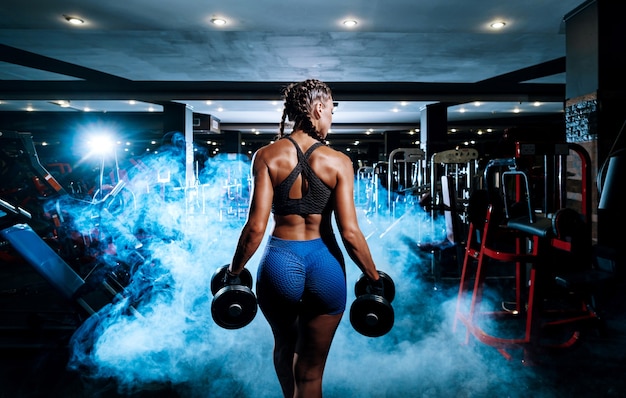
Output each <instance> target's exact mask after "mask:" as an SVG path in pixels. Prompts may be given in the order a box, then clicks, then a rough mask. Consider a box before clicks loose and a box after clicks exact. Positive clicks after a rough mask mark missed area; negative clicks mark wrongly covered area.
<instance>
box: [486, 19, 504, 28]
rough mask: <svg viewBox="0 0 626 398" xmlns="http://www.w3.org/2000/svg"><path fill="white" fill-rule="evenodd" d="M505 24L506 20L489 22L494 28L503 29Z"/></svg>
mask: <svg viewBox="0 0 626 398" xmlns="http://www.w3.org/2000/svg"><path fill="white" fill-rule="evenodd" d="M505 25H506V22H504V21H496V22H492V23H491V24H489V26H491V27H492V28H493V29H502V28H504V26H505Z"/></svg>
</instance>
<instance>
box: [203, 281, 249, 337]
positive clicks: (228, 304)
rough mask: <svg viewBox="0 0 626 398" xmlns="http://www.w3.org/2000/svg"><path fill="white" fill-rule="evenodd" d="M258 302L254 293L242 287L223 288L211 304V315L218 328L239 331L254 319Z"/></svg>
mask: <svg viewBox="0 0 626 398" xmlns="http://www.w3.org/2000/svg"><path fill="white" fill-rule="evenodd" d="M256 312H257V300H256V297H255V295H254V293H252V291H251V290H250V289H249V288H248V287H246V286H242V285H231V286H225V287H223V288H221V289H220V290H219V291H218V292H217V293H216V294H215V297H214V298H213V302H212V303H211V315H212V317H213V320H214V321H215V323H216V324H217V325H218V326H221V327H223V328H224V329H239V328H242V327H244V326H246V325H247V324H249V323H250V322H252V320H253V319H254V317H255V316H256Z"/></svg>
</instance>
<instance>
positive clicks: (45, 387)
mask: <svg viewBox="0 0 626 398" xmlns="http://www.w3.org/2000/svg"><path fill="white" fill-rule="evenodd" d="M1 264H2V266H1V267H0V303H1V306H0V308H1V309H0V398H5V397H6V398H21V397H64V398H65V397H67V398H71V397H103V398H108V397H120V396H128V397H131V396H132V397H185V395H184V394H182V393H180V389H178V390H177V389H175V388H171V387H170V386H163V385H153V386H151V387H150V388H148V387H146V386H144V388H142V389H141V390H139V391H131V392H128V391H127V392H125V393H123V394H122V393H120V392H119V390H118V389H117V388H116V387H117V386H116V384H115V382H114V381H113V380H90V379H87V378H86V377H84V375H81V374H79V373H76V372H72V371H69V370H67V361H68V345H67V344H68V341H69V338H70V337H71V336H72V334H73V332H74V330H75V329H76V328H77V327H78V326H79V325H80V324H81V322H83V321H84V319H83V318H82V316H81V314H80V312H77V310H76V308H74V307H73V306H72V305H70V304H68V303H67V302H66V301H65V300H63V299H62V298H60V297H59V295H58V294H56V292H55V291H53V290H52V288H51V287H50V286H49V285H48V284H47V283H46V281H44V280H43V279H42V278H41V277H39V275H38V274H36V273H34V272H33V271H32V269H30V268H29V267H28V266H27V265H24V264H21V265H20V264H17V265H16V264H6V263H1ZM444 283H447V286H444V289H446V288H447V289H450V290H451V291H453V290H454V289H455V287H454V279H453V278H449V279H447V280H446V281H445V282H444ZM624 285H626V284H625V283H623V282H619V281H618V282H616V283H615V284H612V285H611V286H610V287H609V288H607V289H605V291H603V292H602V294H601V295H599V300H600V302H599V303H598V308H599V309H600V310H601V311H600V314H601V317H602V322H599V323H592V324H589V325H588V326H589V327H582V328H581V331H582V332H581V334H580V338H579V341H577V343H576V344H574V346H572V347H571V348H568V349H559V350H548V349H541V350H539V351H537V352H535V355H534V356H533V357H532V358H530V357H528V358H526V360H527V362H526V363H525V364H524V365H519V363H517V362H519V361H520V358H521V359H522V360H524V358H523V357H522V354H520V352H519V351H518V352H514V353H513V358H512V359H511V360H509V361H507V360H506V359H504V358H501V359H499V360H500V361H501V365H499V366H502V368H503V369H504V368H505V367H509V368H510V367H512V366H519V368H518V369H519V370H518V372H519V374H520V379H519V380H518V381H515V380H510V379H508V380H500V381H498V378H502V379H503V378H505V377H507V376H501V375H497V374H490V375H486V376H485V377H486V379H489V378H492V379H493V380H492V381H488V382H490V383H493V386H494V389H493V394H491V393H489V394H487V395H485V394H484V390H483V392H482V393H481V394H479V395H477V394H472V393H469V392H464V391H460V390H459V391H458V394H455V396H461V397H477V396H498V397H500V396H509V397H517V396H533V397H561V396H562V397H570V396H579V397H626V377H625V375H626V373H625V372H624V371H625V370H626V303H624V300H623V299H624V297H625V296H626V289H625V288H624ZM470 349H474V350H477V351H476V352H477V353H478V354H477V355H484V356H485V358H486V357H487V356H489V357H490V358H493V356H494V355H495V356H499V355H498V354H497V353H495V354H494V352H495V351H494V350H493V349H492V348H490V347H486V346H484V345H481V344H480V343H475V344H474V345H473V348H471V347H468V350H470ZM530 359H532V362H531V361H530ZM422 360H426V358H422ZM381 366H382V365H381ZM525 370H528V371H530V372H531V373H532V377H521V373H522V372H525ZM503 374H504V373H503ZM512 389H516V391H513V390H512ZM176 391H178V392H176ZM443 391H449V390H447V389H443V388H442V389H439V388H438V387H437V386H436V383H435V382H433V386H432V387H431V388H428V389H424V390H422V391H419V392H415V395H414V396H420V397H448V396H450V393H449V392H443ZM341 394H342V395H337V396H349V395H345V394H346V392H345V391H343V392H342V393H341ZM406 394H407V392H406V391H404V392H403V395H402V396H410V394H411V393H409V395H406ZM204 396H207V397H208V396H224V395H218V394H214V393H207V394H206V395H204ZM228 396H235V395H228ZM238 396H242V395H238ZM329 396H330V397H332V396H334V395H333V393H330V395H329ZM372 396H381V397H382V396H384V397H395V395H393V394H390V393H387V394H385V395H380V394H378V395H372Z"/></svg>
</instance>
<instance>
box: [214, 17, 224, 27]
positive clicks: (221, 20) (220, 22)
mask: <svg viewBox="0 0 626 398" xmlns="http://www.w3.org/2000/svg"><path fill="white" fill-rule="evenodd" d="M211 23H212V24H213V25H218V26H222V25H226V20H225V19H224V18H213V19H211Z"/></svg>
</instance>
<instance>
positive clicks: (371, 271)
mask: <svg viewBox="0 0 626 398" xmlns="http://www.w3.org/2000/svg"><path fill="white" fill-rule="evenodd" d="M338 164H339V169H338V172H337V185H336V186H335V219H336V221H337V227H338V228H339V234H340V235H341V239H342V241H343V244H344V246H345V248H346V251H347V252H348V255H349V256H350V258H351V259H352V261H354V263H355V264H356V265H357V266H358V267H359V268H360V269H361V271H362V272H363V273H364V274H365V276H366V277H367V278H368V279H370V280H378V278H379V275H378V272H377V270H376V265H375V264H374V260H373V259H372V254H371V252H370V249H369V246H368V245H367V241H366V240H365V236H364V235H363V232H362V231H361V228H360V227H359V223H358V219H357V215H356V207H355V205H354V169H353V168H352V161H351V160H350V158H348V157H347V156H345V155H343V154H341V155H340V156H339V162H338Z"/></svg>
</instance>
